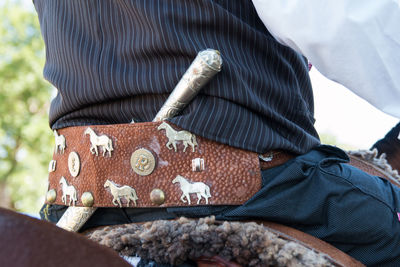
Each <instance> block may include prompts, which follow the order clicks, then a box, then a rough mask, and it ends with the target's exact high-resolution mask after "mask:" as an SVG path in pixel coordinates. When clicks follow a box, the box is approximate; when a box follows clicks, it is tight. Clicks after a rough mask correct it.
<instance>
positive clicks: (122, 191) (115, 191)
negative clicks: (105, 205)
mask: <svg viewBox="0 0 400 267" xmlns="http://www.w3.org/2000/svg"><path fill="white" fill-rule="evenodd" d="M107 187H108V188H110V191H111V195H112V196H113V200H112V203H113V204H114V205H115V206H118V205H119V207H120V208H121V207H122V203H121V198H125V199H126V201H127V202H128V203H127V204H126V206H127V207H129V202H130V201H131V200H132V201H133V203H135V206H136V200H138V199H139V198H138V197H137V195H136V191H135V189H133V188H132V187H130V186H127V185H124V186H121V187H119V186H117V185H116V184H114V183H113V182H112V181H110V180H107V181H106V182H105V184H104V188H107ZM116 202H118V204H117V203H116Z"/></svg>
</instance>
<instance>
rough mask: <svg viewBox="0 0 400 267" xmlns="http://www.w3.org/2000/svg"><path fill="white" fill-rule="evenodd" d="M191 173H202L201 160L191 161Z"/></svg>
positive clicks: (202, 162)
mask: <svg viewBox="0 0 400 267" xmlns="http://www.w3.org/2000/svg"><path fill="white" fill-rule="evenodd" d="M192 171H194V172H201V171H204V159H201V158H195V159H192Z"/></svg>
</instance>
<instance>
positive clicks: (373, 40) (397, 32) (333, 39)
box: [253, 0, 400, 118]
mask: <svg viewBox="0 0 400 267" xmlns="http://www.w3.org/2000/svg"><path fill="white" fill-rule="evenodd" d="M253 4H254V6H255V8H256V10H257V12H258V14H259V16H260V18H261V20H262V21H263V22H264V24H265V26H266V27H267V29H268V30H269V31H270V33H271V34H272V35H273V36H274V37H275V38H276V39H277V40H278V41H279V42H280V43H282V44H284V45H287V46H289V47H291V48H293V49H294V50H296V51H298V52H300V53H301V54H303V55H304V56H306V57H307V58H308V59H309V60H310V61H311V63H312V64H313V65H314V66H315V67H316V68H317V69H318V70H319V71H320V72H321V73H322V74H324V75H325V76H326V77H328V78H329V79H331V80H333V81H336V82H338V83H340V84H342V85H344V86H345V87H347V88H348V89H350V90H352V91H353V92H354V93H356V94H357V95H359V96H360V97H362V98H364V99H365V100H367V101H368V102H370V103H371V104H372V105H374V106H376V107H377V108H379V109H381V110H382V111H384V112H386V113H388V114H390V115H393V116H396V117H398V118H400V0H253Z"/></svg>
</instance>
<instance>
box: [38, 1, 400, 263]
mask: <svg viewBox="0 0 400 267" xmlns="http://www.w3.org/2000/svg"><path fill="white" fill-rule="evenodd" d="M34 2H35V6H36V9H37V11H38V14H39V19H40V23H41V28H42V33H43V38H44V41H45V43H46V57H47V61H46V66H45V69H44V76H45V78H46V79H48V80H49V81H50V82H51V83H52V84H53V85H54V86H55V87H56V88H57V89H58V94H57V96H56V98H55V99H54V100H53V101H52V105H51V109H50V124H51V127H52V128H53V129H56V130H59V131H61V132H62V131H66V129H64V128H66V127H75V126H78V128H79V126H85V127H86V128H88V127H89V128H93V127H94V126H93V125H110V124H118V123H123V124H127V123H130V122H131V121H132V120H134V121H135V122H136V123H137V122H139V123H140V122H149V121H152V119H153V117H154V116H155V114H156V113H157V111H158V110H159V109H160V107H161V106H162V104H163V102H164V101H165V100H166V98H167V96H168V94H169V93H170V92H171V90H172V89H173V88H174V86H175V84H176V83H177V82H178V80H179V78H180V77H181V76H182V74H183V73H184V72H185V69H186V68H187V67H188V66H189V65H190V62H191V61H192V60H193V58H194V57H195V55H196V54H197V52H198V51H200V50H203V49H206V48H214V49H218V50H219V51H221V54H222V57H223V60H224V66H223V70H222V71H221V73H219V74H218V75H217V76H216V77H215V78H214V79H213V80H212V81H211V82H210V83H209V84H208V85H206V86H205V88H204V89H203V90H202V92H201V93H200V94H199V95H198V96H197V97H196V98H195V99H194V100H193V101H192V102H191V103H190V104H189V105H188V106H187V108H185V109H184V110H183V111H182V112H181V113H180V114H179V115H178V116H176V117H174V118H172V119H169V120H168V122H169V123H170V124H171V125H174V127H175V126H176V127H180V128H182V129H185V130H187V131H189V132H190V133H193V134H195V135H196V136H197V137H202V138H204V139H202V141H203V140H207V139H209V140H213V141H216V142H218V143H221V144H226V145H228V146H230V147H234V148H235V149H236V148H238V149H242V150H246V151H251V152H255V153H258V154H266V157H264V160H265V161H267V162H268V161H271V162H275V159H278V158H279V157H280V156H279V155H289V157H288V158H290V157H291V156H290V155H296V157H294V158H292V159H290V160H288V161H286V160H285V161H283V162H281V163H282V164H277V165H274V166H273V167H272V168H271V167H269V168H266V169H265V170H263V171H262V172H261V174H262V178H261V179H262V180H261V181H259V182H260V183H262V186H260V188H259V190H258V191H257V192H255V193H254V194H253V195H252V196H250V198H249V199H248V200H246V201H243V202H240V203H234V204H231V203H228V204H229V205H222V204H221V205H206V204H204V202H202V203H201V205H192V206H191V207H181V206H182V203H181V202H179V200H178V202H176V203H177V205H176V206H173V205H172V206H169V207H167V208H154V207H152V208H151V209H149V208H143V207H142V208H113V209H110V208H109V209H101V208H99V209H98V210H97V211H96V213H95V214H94V215H93V216H92V218H91V219H90V220H89V221H88V222H87V224H86V225H85V228H86V229H87V228H90V227H94V226H98V225H112V224H120V223H128V222H139V221H149V220H155V219H173V218H176V217H179V216H186V217H203V216H207V215H211V214H213V215H216V218H217V219H220V220H245V219H246V220H247V219H262V220H270V221H276V222H280V223H283V224H286V225H289V226H293V227H295V228H297V229H300V230H302V231H304V232H307V233H310V234H312V235H314V236H316V237H318V238H321V239H323V240H325V241H327V242H329V243H331V244H333V245H334V246H336V247H338V248H339V249H341V250H343V251H345V252H346V253H348V254H350V255H351V256H353V257H354V258H356V259H358V260H360V261H362V262H363V263H365V264H368V265H374V264H375V265H385V264H386V265H396V264H397V265H398V264H399V263H400V262H399V261H400V248H399V245H400V234H399V231H400V222H399V220H398V216H397V214H398V212H399V211H400V207H399V205H400V200H399V197H400V191H399V189H398V188H395V187H393V186H392V185H390V184H389V183H388V182H386V181H384V180H382V179H380V178H378V177H374V176H370V175H368V174H365V173H363V172H361V171H360V170H358V169H355V168H352V167H349V166H347V165H345V164H343V163H345V162H347V160H348V158H347V156H346V154H345V153H344V152H342V151H341V150H339V149H337V148H333V147H328V146H321V145H320V143H319V138H318V135H317V133H316V131H315V129H314V127H313V123H314V118H313V96H312V88H311V83H310V80H309V76H308V69H307V60H306V59H305V58H304V57H303V56H301V54H299V53H298V52H296V51H295V50H293V49H292V48H294V49H296V50H297V51H299V52H303V53H304V54H305V55H306V56H309V57H310V59H311V60H312V62H313V63H314V64H316V66H317V67H318V68H321V69H322V70H324V69H326V70H327V71H329V70H330V66H329V64H330V63H328V64H326V63H324V62H322V61H320V57H319V56H321V57H323V56H329V55H330V53H328V52H326V50H322V51H323V52H324V53H322V54H321V55H317V56H316V55H315V54H313V53H314V51H315V52H316V54H318V53H317V52H318V51H321V50H319V46H318V45H316V46H313V45H312V44H318V43H315V42H314V43H312V42H311V45H308V46H307V43H306V44H304V42H302V41H301V40H300V41H298V40H294V39H296V38H293V40H292V36H291V35H290V33H289V34H288V35H287V36H289V37H287V39H285V38H284V37H282V36H281V33H283V32H285V31H288V32H292V33H293V32H297V31H299V32H306V29H308V28H310V29H311V26H315V28H318V27H321V25H322V24H321V22H320V21H315V22H314V20H312V22H313V23H311V24H310V25H311V26H310V25H308V24H305V25H303V24H301V23H302V22H304V21H308V19H313V17H312V16H311V15H312V14H314V13H310V14H309V13H306V14H304V15H303V14H300V15H297V16H293V14H291V13H290V11H293V10H302V8H303V7H302V6H301V5H302V2H301V1H285V2H284V3H281V4H278V3H269V2H271V1H268V2H266V1H265V2H264V1H254V3H255V4H256V7H258V8H259V9H258V11H259V12H260V16H261V18H262V19H263V20H264V21H265V23H266V26H267V28H268V29H269V31H268V30H267V28H266V27H265V26H264V24H263V22H262V21H261V20H260V18H259V17H258V16H257V13H256V9H255V7H254V6H253V5H252V4H251V3H250V2H249V1H245V0H243V1H206V0H199V1H183V0H182V1H180V0H175V1H156V0H143V1H106V0H104V1H82V0H79V1H78V0H64V1H61V0H59V1H53V0H35V1H34ZM279 2H281V1H279ZM312 2H313V3H307V4H304V5H307V6H308V5H310V6H308V7H309V9H308V10H312V8H321V9H322V10H329V12H330V11H331V9H329V8H327V9H324V8H325V6H324V7H321V4H319V3H318V2H317V1H312ZM339 2H340V3H345V2H346V1H339ZM371 2H372V1H369V2H368V3H369V5H368V7H371V4H370V3H371ZM332 3H333V2H332ZM335 3H337V6H334V7H332V10H335V8H336V9H338V10H339V11H343V7H347V6H346V5H345V4H343V5H342V6H341V4H339V3H338V1H335ZM363 3H364V2H363ZM382 3H383V4H382V5H383V6H385V5H387V6H389V7H394V8H397V9H394V8H392V9H391V11H392V12H394V14H393V17H392V18H393V19H395V18H399V10H398V5H394V1H383V2H382ZM313 4H314V6H313ZM390 4H391V5H390ZM279 5H282V6H279ZM377 5H378V4H377ZM393 5H394V6H393ZM387 6H385V7H387ZM351 7H352V6H351ZM356 10H357V9H356ZM363 10H364V9H363ZM329 12H327V13H329ZM396 12H397V13H396ZM297 13H298V12H297ZM315 13H316V14H318V12H315ZM363 14H364V15H365V13H363V12H361V15H363ZM321 15H323V13H322V14H321ZM274 17H275V19H273V18H274ZM292 17H293V18H292ZM361 17H362V16H361ZM362 18H364V17H362ZM292 19H293V20H292ZM277 21H279V23H277ZM289 21H293V24H292V25H288V24H289ZM332 21H335V20H334V19H332ZM328 22H331V21H330V20H328ZM280 25H282V27H283V28H280V27H278V26H280ZM335 25H336V26H335V27H338V25H337V24H335ZM286 26H288V27H287V28H286ZM289 26H290V27H289ZM339 26H341V25H340V23H339ZM332 27H333V26H332ZM335 27H333V29H334V30H337V28H335ZM300 29H301V30H302V31H300ZM320 30H322V32H324V30H325V29H320ZM310 32H312V31H310ZM327 32H328V31H327ZM331 32H332V31H331ZM333 32H335V31H333ZM336 32H337V31H336ZM271 33H272V34H274V36H275V38H276V39H278V40H280V41H281V42H282V43H284V44H287V45H290V46H292V48H289V47H287V46H285V45H282V44H280V43H279V42H278V41H276V39H275V38H274V37H273V35H271ZM285 34H286V33H285ZM314 35H315V34H314V33H312V34H311V36H313V37H316V38H315V39H316V40H318V39H319V38H321V39H320V40H323V41H326V42H327V43H326V44H325V43H324V45H326V46H323V47H329V45H330V44H329V42H330V41H331V39H329V38H323V37H324V36H323V35H317V36H314ZM339 35H340V34H339ZM305 36H306V37H308V36H309V35H305ZM303 37H304V36H303ZM305 39H307V38H305ZM343 39H346V38H343ZM316 40H314V39H312V41H316ZM327 40H328V41H327ZM396 40H397V41H398V39H396ZM341 43H342V44H344V46H345V47H346V46H347V43H345V42H341ZM350 43H351V44H353V42H350ZM397 44H398V43H397ZM358 45H359V44H358V43H357V44H356V45H354V44H353V47H357V48H358ZM361 47H364V46H361ZM372 47H374V46H372ZM314 49H315V50H314ZM367 50H368V49H367ZM328 51H330V50H328ZM333 51H335V52H337V54H339V55H341V54H340V53H341V52H340V51H336V50H335V49H333ZM350 51H351V53H350V54H354V53H355V51H353V50H351V49H350ZM368 51H369V50H368ZM362 56H364V54H363V55H362ZM362 56H361V55H360V57H361V58H362ZM393 58H397V59H398V57H396V56H395V55H393ZM340 59H343V58H340ZM389 61H390V60H389ZM343 62H347V61H343ZM350 62H354V61H352V60H350ZM332 64H333V65H334V64H337V63H333V62H332ZM360 65H361V66H364V65H363V64H360ZM360 65H357V66H358V67H360ZM382 66H385V65H384V64H383V63H382V64H378V65H377V66H370V65H369V66H368V67H372V68H374V67H377V68H378V70H377V71H379V73H382V76H384V80H385V81H387V82H389V86H386V87H385V86H383V87H382V88H385V89H384V90H385V91H387V92H389V97H388V98H387V99H386V98H385V100H384V101H381V100H378V99H377V98H375V92H371V91H370V90H369V89H368V88H366V90H367V93H366V94H365V96H366V97H367V98H368V99H369V100H370V101H371V102H375V103H376V104H377V105H378V106H380V107H382V108H383V109H386V110H387V112H391V113H392V114H395V115H397V116H399V115H400V111H399V107H398V105H397V103H398V102H397V101H398V99H399V95H400V92H399V89H398V88H390V87H391V85H392V84H394V82H393V83H390V81H391V80H390V79H389V78H393V79H398V77H399V76H398V75H393V73H394V74H396V73H397V74H398V70H397V71H396V70H391V69H387V68H381V67H382ZM350 67H351V71H352V72H353V73H357V71H359V72H360V73H361V71H362V70H364V69H361V68H357V69H354V70H353V69H352V68H353V66H351V65H349V66H347V65H344V66H340V67H338V66H335V67H333V68H332V69H334V70H339V71H338V72H339V73H340V72H342V71H343V70H346V71H347V70H348V68H350ZM325 72H326V71H325ZM383 74H387V75H383ZM336 75H337V73H334V74H333V78H336ZM344 76H345V78H347V79H344V80H345V81H344V82H343V83H344V84H346V81H358V79H357V78H355V77H353V76H355V74H354V75H352V76H351V77H349V75H348V73H347V72H346V75H344ZM378 76H379V77H381V75H378ZM360 77H363V78H369V77H372V76H367V75H365V73H362V75H361V76H360ZM379 82H380V81H379ZM396 82H397V80H396ZM364 83H365V82H364V81H360V83H358V82H355V83H350V85H357V86H358V85H363V87H364ZM367 83H368V82H367ZM397 84H399V83H397ZM357 86H355V87H357ZM350 87H352V86H350ZM388 88H389V89H388ZM353 89H354V88H353ZM373 89H375V88H374V86H373ZM372 95H373V97H372ZM138 125H139V126H138V127H141V126H140V125H141V124H138ZM146 125H147V124H146ZM118 127H120V128H118ZM128 127H136V126H126V125H125V126H122V125H121V126H115V129H117V130H116V131H118V129H127V128H128ZM86 128H85V129H86ZM75 129H76V128H75ZM79 129H81V128H79ZM101 129H103V128H101ZM104 129H105V128H104ZM107 129H108V128H107ZM72 130H73V129H72ZM175 130H178V129H177V128H175ZM85 133H86V131H85ZM161 133H163V132H157V131H154V133H153V134H154V135H156V134H160V135H161ZM97 134H98V135H100V133H97ZM73 135H74V136H75V138H72V139H71V138H68V137H67V140H66V147H67V149H68V147H69V148H71V143H72V147H73V145H74V144H75V143H78V142H80V141H79V140H81V139H82V140H84V138H85V137H84V135H83V134H82V133H79V134H75V133H74V134H73ZM105 135H106V136H107V134H105ZM107 137H108V138H110V140H111V141H110V142H111V143H112V146H111V147H110V146H109V149H108V151H109V160H113V156H112V155H114V156H116V157H118V152H117V150H118V149H116V144H119V143H118V142H122V141H120V139H118V140H117V139H116V138H115V137H114V138H113V136H111V135H110V134H109V136H107ZM87 140H88V137H86V142H88V141H87ZM107 140H109V139H107ZM117 141H118V142H117ZM91 142H92V141H91ZM204 142H207V141H204ZM95 146H96V144H93V142H92V147H93V150H92V147H91V148H90V149H91V152H93V153H94V150H95ZM200 146H201V145H200ZM111 148H113V149H114V150H115V151H114V150H112V149H111ZM103 149H105V148H103ZM157 149H158V148H157V147H156V148H154V149H153V152H151V153H155V154H157V153H156V152H154V151H157ZM189 149H190V147H189ZM242 150H240V151H242ZM276 151H278V152H276ZM66 153H70V152H68V151H67V150H66ZM193 153H195V148H194V152H193ZM238 153H242V152H238ZM96 154H97V153H96ZM55 155H57V154H55ZM60 155H61V154H60ZM177 155H178V154H177ZM179 155H184V154H179ZM89 156H93V157H94V155H90V154H88V155H86V154H85V156H82V155H81V156H80V158H82V157H85V159H86V158H87V157H89ZM156 157H157V155H156ZM288 158H287V159H288ZM75 160H76V161H78V160H79V157H77V158H75ZM96 160H102V159H101V155H100V156H97V157H94V159H93V161H96ZM104 160H105V159H104ZM146 160H147V159H146ZM157 160H158V163H159V164H158V165H160V164H161V163H160V162H162V161H161V160H160V159H156V161H157ZM121 161H129V158H128V159H121ZM110 162H111V163H110V164H115V168H116V166H117V164H119V162H117V161H110ZM238 162H240V159H239V160H236V161H232V162H229V163H227V164H225V165H224V166H222V168H223V170H226V171H228V170H229V169H230V168H231V167H233V166H235V165H236V164H238ZM57 164H59V163H57ZM85 164H86V163H85ZM168 164H173V161H169V162H168ZM168 164H167V165H168ZM206 164H209V163H206ZM216 165H218V164H216ZM118 166H119V165H118ZM140 166H141V165H140ZM140 166H139V168H140ZM132 168H133V167H132ZM77 170H78V173H75V174H76V176H77V177H75V175H72V176H69V177H68V176H67V179H66V180H68V181H67V182H66V183H64V186H65V190H64V189H60V187H59V186H58V185H57V182H58V180H54V181H55V182H54V183H53V185H54V187H55V188H53V189H54V190H56V191H57V190H58V191H57V192H62V193H63V199H62V201H63V202H64V203H67V201H66V199H68V200H69V201H70V202H69V203H72V204H74V203H75V202H78V201H79V200H74V199H76V198H73V194H72V193H71V192H70V193H71V194H69V195H68V194H65V193H66V190H67V188H68V187H67V186H71V184H73V183H74V182H78V180H79V179H81V180H82V179H89V177H88V176H86V177H81V178H80V177H79V169H77ZM70 171H71V170H70ZM82 171H83V167H82V170H81V172H82ZM121 171H123V170H122V169H121ZM94 172H95V170H93V173H94ZM219 172H221V171H219ZM65 175H69V174H68V172H66V174H65ZM173 175H174V176H175V175H179V173H174V174H173ZM115 176H118V175H117V174H115ZM135 177H136V176H135ZM119 178H120V177H114V179H119ZM239 178H240V177H239ZM57 179H59V180H60V177H57ZM121 179H122V178H121ZM135 179H136V178H135ZM160 179H161V177H160ZM110 180H112V179H111V178H110ZM61 181H62V180H60V183H61ZM174 181H175V180H174ZM111 182H112V181H111ZM214 182H215V183H217V182H218V181H212V183H214ZM68 183H69V185H68ZM103 183H104V181H102V182H101V183H99V186H100V188H101V187H102V185H103ZM57 186H58V187H57ZM104 186H105V187H107V190H111V191H101V192H103V194H104V195H107V192H110V194H108V196H107V197H111V195H112V196H113V202H114V204H117V201H118V200H120V199H121V198H124V197H125V198H126V197H127V195H126V194H125V195H123V194H122V193H118V191H114V193H113V191H112V189H111V188H118V186H122V184H120V185H114V186H113V184H112V183H110V182H109V183H104ZM133 187H134V186H133V185H132V186H131V188H133ZM136 189H137V188H136ZM233 189H234V188H231V190H233ZM99 190H100V189H99ZM115 190H117V189H115ZM177 190H178V189H177ZM182 191H183V190H182ZM225 191H226V190H225ZM242 191H246V187H244V188H243V190H242ZM211 192H213V188H211ZM136 193H137V194H138V195H139V197H138V204H137V205H141V204H140V201H141V200H142V199H141V196H140V193H141V192H139V191H138V190H136ZM220 193H221V194H222V193H226V192H220ZM64 194H65V195H64ZM79 194H82V192H79V190H78V195H79ZM213 194H214V193H211V194H209V195H210V201H211V200H213ZM206 196H208V195H207V194H206ZM214 196H215V194H214ZM71 198H72V199H73V201H72V202H71ZM78 198H79V197H78ZM189 198H190V196H189ZM232 198H233V199H234V200H235V196H233V197H232ZM57 199H58V203H59V202H60V201H61V196H57ZM133 199H136V198H135V197H132V201H133ZM64 200H65V201H64ZM181 200H182V202H185V198H184V197H183V196H182V198H181ZM188 200H189V199H188V198H186V201H188ZM199 200H200V198H199ZM95 201H96V198H95ZM192 201H193V199H192ZM203 201H205V200H203ZM56 203H57V202H56ZM192 204H193V203H192ZM110 205H112V204H110ZM119 205H120V206H121V204H119ZM65 209H66V206H63V205H48V206H46V210H47V211H48V213H46V214H47V216H48V218H49V219H50V220H51V221H53V222H56V221H57V220H58V219H59V218H60V217H61V215H62V213H63V212H64V211H65Z"/></svg>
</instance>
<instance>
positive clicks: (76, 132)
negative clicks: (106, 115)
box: [46, 122, 288, 207]
mask: <svg viewBox="0 0 400 267" xmlns="http://www.w3.org/2000/svg"><path fill="white" fill-rule="evenodd" d="M165 124H167V125H165ZM168 128H171V129H172V130H170V129H168ZM88 129H90V130H88ZM167 131H168V134H167ZM171 135H172V137H171ZM55 136H56V151H55V153H54V155H53V167H55V168H54V171H51V172H50V174H49V192H53V197H52V196H51V194H50V196H49V193H48V196H49V197H47V202H46V203H48V204H59V205H75V206H88V205H89V206H90V205H92V206H93V207H115V206H119V203H121V206H122V207H127V206H128V203H127V202H128V200H129V202H130V203H129V207H171V206H188V205H189V203H188V197H189V198H190V200H191V201H190V206H195V205H206V204H208V205H241V204H243V203H244V202H246V201H247V200H248V199H250V198H251V197H252V196H253V195H254V194H255V193H256V192H257V191H258V190H259V189H260V188H261V174H260V162H259V158H258V155H257V154H256V153H253V152H249V151H245V150H241V149H237V148H233V147H230V146H227V145H223V144H220V143H217V142H214V141H210V140H207V139H205V138H202V137H199V136H194V135H192V134H191V133H189V132H187V131H182V130H181V129H179V128H178V127H177V126H175V125H172V124H170V123H169V122H168V123H167V122H146V123H135V124H119V125H96V126H79V127H69V128H64V129H61V130H58V131H57V132H55ZM63 142H65V143H63ZM185 143H186V145H187V148H186V151H185V152H184V144H185ZM174 146H175V147H176V151H175V149H174ZM63 150H64V151H63ZM96 150H97V151H96ZM137 151H139V152H137ZM96 152H97V155H96ZM142 152H143V153H144V154H141V153H142ZM135 153H136V154H135ZM146 153H147V154H146ZM274 153H275V154H276V155H277V156H276V157H273V158H272V160H271V161H270V162H267V164H266V165H267V166H266V167H267V168H271V167H274V166H277V165H280V164H282V163H284V162H285V161H286V160H287V159H288V158H286V157H285V154H284V153H280V152H279V153H276V152H274ZM134 154H135V155H134ZM152 158H153V159H152ZM152 164H153V165H152ZM264 167H265V166H264ZM152 168H154V170H152ZM149 170H152V171H151V172H150V173H148V172H149ZM143 173H145V174H143ZM178 176H180V177H181V178H179V179H178V180H179V181H175V183H174V182H173V181H174V179H175V178H177V177H178ZM63 178H64V179H63ZM183 180H185V181H183ZM185 183H186V186H188V187H189V189H187V188H184V187H185V185H184V184H185ZM193 186H194V187H193ZM63 187H64V188H63ZM155 189H158V190H155ZM161 191H162V192H161ZM184 193H186V194H184ZM162 197H164V201H162ZM199 197H200V200H199ZM90 198H93V201H92V202H90V201H88V199H89V200H90ZM135 201H136V205H135V204H134V202H135Z"/></svg>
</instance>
